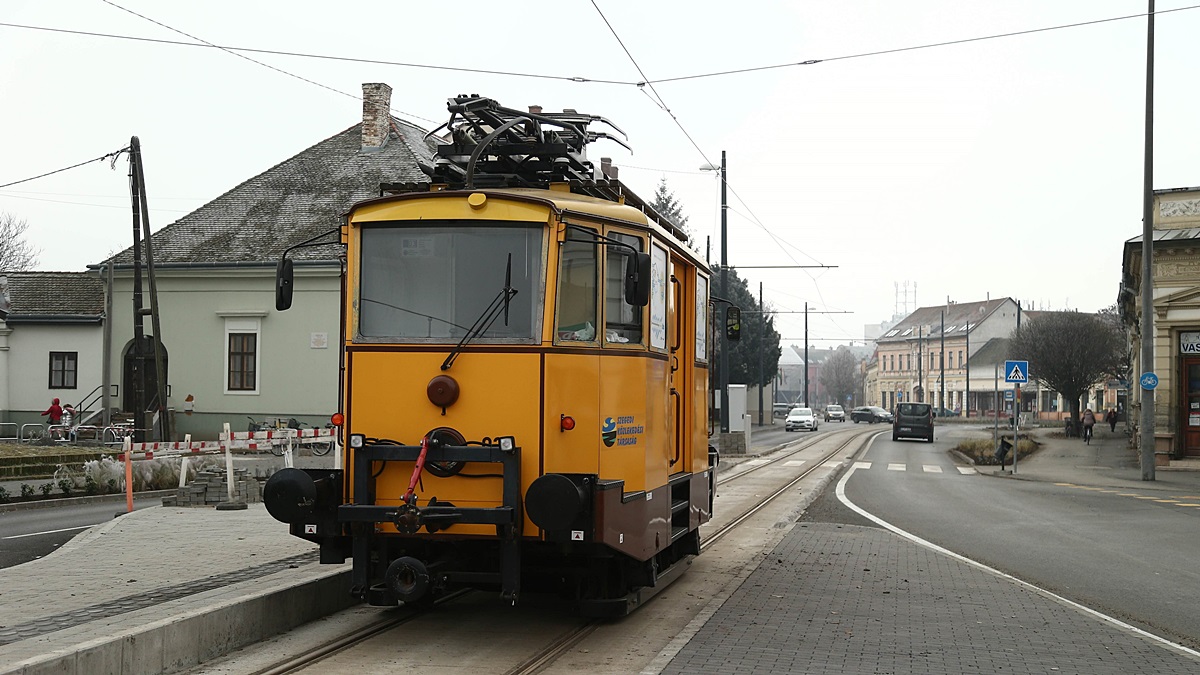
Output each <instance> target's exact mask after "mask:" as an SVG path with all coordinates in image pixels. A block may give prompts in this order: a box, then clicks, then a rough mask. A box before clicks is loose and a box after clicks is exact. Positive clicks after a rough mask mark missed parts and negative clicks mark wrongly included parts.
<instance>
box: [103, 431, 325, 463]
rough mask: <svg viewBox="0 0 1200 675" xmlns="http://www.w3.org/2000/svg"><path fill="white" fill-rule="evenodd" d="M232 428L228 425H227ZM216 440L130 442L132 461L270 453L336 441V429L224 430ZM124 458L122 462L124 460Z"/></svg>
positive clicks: (121, 459)
mask: <svg viewBox="0 0 1200 675" xmlns="http://www.w3.org/2000/svg"><path fill="white" fill-rule="evenodd" d="M226 426H227V427H228V425H226ZM218 438H219V439H220V440H216V441H160V442H155V443H129V444H128V446H129V452H131V453H133V456H132V457H131V459H134V460H139V459H154V458H156V457H157V458H159V459H162V458H165V457H185V456H189V455H209V454H217V453H221V452H224V451H225V448H226V446H228V447H229V449H230V450H270V449H271V448H272V447H274V446H278V445H284V444H287V443H288V442H289V441H291V443H293V444H294V443H314V442H315V443H328V442H331V441H333V439H334V430H333V429H268V430H266V431H224V432H221V434H219V436H218ZM124 459H125V457H124V455H123V454H122V455H120V456H119V457H118V460H120V461H124Z"/></svg>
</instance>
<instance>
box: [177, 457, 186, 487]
mask: <svg viewBox="0 0 1200 675" xmlns="http://www.w3.org/2000/svg"><path fill="white" fill-rule="evenodd" d="M187 470H188V458H187V457H184V458H183V459H182V460H180V462H179V487H181V488H185V487H187Z"/></svg>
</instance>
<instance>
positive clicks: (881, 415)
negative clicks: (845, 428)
mask: <svg viewBox="0 0 1200 675" xmlns="http://www.w3.org/2000/svg"><path fill="white" fill-rule="evenodd" d="M850 421H851V422H854V423H855V424H858V423H859V422H867V423H870V424H875V423H876V422H891V421H892V413H890V412H888V411H886V410H884V409H883V408H880V407H879V406H876V405H860V406H858V407H857V408H855V409H854V410H851V411H850Z"/></svg>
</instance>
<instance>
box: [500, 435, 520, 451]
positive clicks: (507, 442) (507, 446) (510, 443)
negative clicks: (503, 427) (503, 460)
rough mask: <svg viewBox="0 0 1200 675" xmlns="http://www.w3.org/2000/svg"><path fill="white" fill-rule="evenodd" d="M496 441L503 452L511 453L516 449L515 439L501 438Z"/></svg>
mask: <svg viewBox="0 0 1200 675" xmlns="http://www.w3.org/2000/svg"><path fill="white" fill-rule="evenodd" d="M496 441H497V442H498V443H499V444H500V449H501V450H503V451H504V452H512V451H513V448H515V447H517V439H516V438H513V437H512V436H501V437H500V438H497V439H496Z"/></svg>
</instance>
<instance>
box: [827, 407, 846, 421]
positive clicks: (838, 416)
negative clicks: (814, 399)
mask: <svg viewBox="0 0 1200 675" xmlns="http://www.w3.org/2000/svg"><path fill="white" fill-rule="evenodd" d="M825 421H826V422H845V421H846V411H845V410H842V406H840V405H827V406H825Z"/></svg>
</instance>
